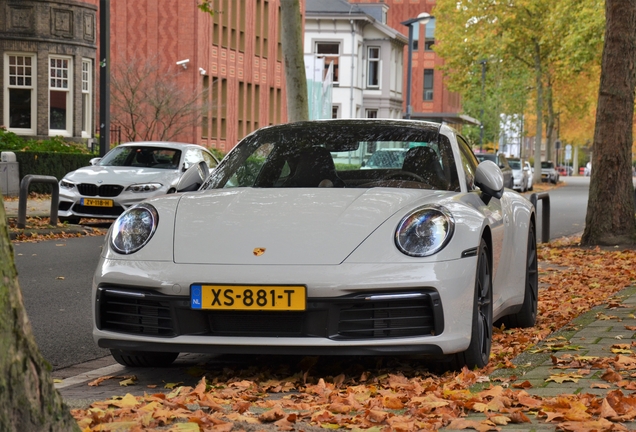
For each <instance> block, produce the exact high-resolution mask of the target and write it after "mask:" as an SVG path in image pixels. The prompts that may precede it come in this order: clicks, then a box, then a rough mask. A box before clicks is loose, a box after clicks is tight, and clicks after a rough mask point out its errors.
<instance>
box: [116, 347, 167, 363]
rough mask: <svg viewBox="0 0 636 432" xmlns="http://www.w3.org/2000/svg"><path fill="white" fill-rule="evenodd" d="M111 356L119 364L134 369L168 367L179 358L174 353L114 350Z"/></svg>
mask: <svg viewBox="0 0 636 432" xmlns="http://www.w3.org/2000/svg"><path fill="white" fill-rule="evenodd" d="M110 355H112V356H113V358H114V359H115V360H116V361H117V363H119V364H121V365H124V366H132V367H168V366H170V365H171V364H172V363H173V362H174V361H175V359H176V358H177V357H178V356H179V353H172V352H165V353H164V352H145V351H122V350H116V349H112V350H110Z"/></svg>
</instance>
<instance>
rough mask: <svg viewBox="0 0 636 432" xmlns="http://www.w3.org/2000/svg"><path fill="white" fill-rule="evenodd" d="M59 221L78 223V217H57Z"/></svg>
mask: <svg viewBox="0 0 636 432" xmlns="http://www.w3.org/2000/svg"><path fill="white" fill-rule="evenodd" d="M57 219H58V220H59V221H60V222H61V223H69V224H71V225H77V224H79V223H80V219H81V218H79V217H77V216H69V217H58V218H57Z"/></svg>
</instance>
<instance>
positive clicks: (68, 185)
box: [60, 179, 75, 189]
mask: <svg viewBox="0 0 636 432" xmlns="http://www.w3.org/2000/svg"><path fill="white" fill-rule="evenodd" d="M60 187H63V188H64V189H73V188H74V187H75V184H74V183H71V182H69V181H66V180H64V179H62V180H60Z"/></svg>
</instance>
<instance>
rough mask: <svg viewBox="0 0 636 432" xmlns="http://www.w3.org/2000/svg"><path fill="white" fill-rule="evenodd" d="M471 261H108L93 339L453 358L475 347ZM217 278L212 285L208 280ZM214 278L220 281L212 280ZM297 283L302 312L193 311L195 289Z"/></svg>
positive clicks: (175, 348) (100, 273)
mask: <svg viewBox="0 0 636 432" xmlns="http://www.w3.org/2000/svg"><path fill="white" fill-rule="evenodd" d="M475 265H476V258H475V257H466V258H462V259H458V260H454V261H446V262H438V263H427V264H341V265H338V266H241V268H240V269H237V268H236V267H235V266H201V265H177V264H174V263H167V262H138V261H136V262H135V261H125V260H109V259H104V258H102V261H101V262H100V265H99V266H98V270H97V272H96V275H95V279H94V286H93V300H94V305H95V308H94V311H93V313H94V330H93V336H94V339H95V341H96V342H97V343H98V345H99V346H100V347H103V348H110V349H121V350H128V351H159V352H161V351H164V352H165V351H168V352H199V353H228V354H229V353H238V354H240V353H244V354H248V353H265V354H267V353H271V354H274V353H276V354H331V355H337V354H342V355H353V354H363V355H364V354H431V355H439V354H449V353H454V352H460V351H463V350H465V349H466V348H467V347H468V344H469V343H470V335H471V328H472V310H473V301H474V292H475V290H474V278H475ZM212 275H214V276H212ZM212 278H214V281H212ZM202 281H203V282H205V283H213V282H218V283H231V284H248V285H268V284H282V285H285V284H301V285H305V286H306V287H307V307H306V310H304V311H301V312H271V311H205V310H196V309H191V308H190V285H191V284H193V283H201V282H202Z"/></svg>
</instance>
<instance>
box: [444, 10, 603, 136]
mask: <svg viewBox="0 0 636 432" xmlns="http://www.w3.org/2000/svg"><path fill="white" fill-rule="evenodd" d="M433 15H435V17H436V21H437V26H436V44H435V51H436V52H437V53H438V54H439V55H440V56H441V57H442V58H444V66H442V67H441V69H442V70H443V71H444V72H445V76H446V78H447V81H446V83H447V85H448V87H449V89H450V90H451V91H457V92H459V93H460V94H461V96H462V104H463V107H464V110H465V112H466V114H468V115H469V116H471V117H474V118H477V119H480V120H482V122H483V123H484V143H486V142H496V141H497V137H498V134H499V122H500V120H499V114H501V113H504V114H518V113H526V112H529V111H530V110H532V109H533V106H532V105H533V104H535V103H536V92H537V81H536V76H537V73H539V75H540V76H541V85H542V86H543V87H546V88H547V87H551V88H552V90H553V93H552V95H553V101H550V102H548V103H553V105H552V106H551V107H550V109H551V112H557V111H560V112H561V113H562V117H563V118H565V117H566V116H567V114H566V111H567V110H568V107H566V106H564V103H563V101H562V100H563V92H564V91H568V90H567V87H568V86H569V87H572V86H576V85H577V84H576V82H575V81H574V80H573V79H572V78H573V77H575V76H577V75H578V74H579V73H580V72H582V71H585V72H588V71H590V70H594V67H592V65H596V64H598V63H600V56H601V52H602V41H603V34H604V25H605V14H604V2H603V1H602V0H591V1H586V2H581V1H580V0H559V1H558V2H555V1H553V0H516V1H514V2H513V1H510V0H506V1H499V0H480V1H469V0H460V1H457V0H438V1H437V3H436V7H435V9H434V10H433ZM483 60H486V61H487V63H486V65H487V69H486V74H485V85H484V91H483V94H482V75H481V64H480V62H481V61H483ZM555 88H556V89H558V91H557V90H554V89H555ZM588 97H591V98H595V97H596V93H591V94H589V95H588ZM578 101H579V102H581V100H580V98H579V99H578ZM544 109H546V110H547V109H548V108H547V106H545V107H544ZM482 110H483V118H481V117H482V115H481V112H482ZM552 120H554V119H552ZM477 132H478V129H477ZM468 135H469V136H470V135H472V136H478V133H474V132H473V133H470V134H468ZM590 138H591V137H590ZM473 141H474V140H473Z"/></svg>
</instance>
